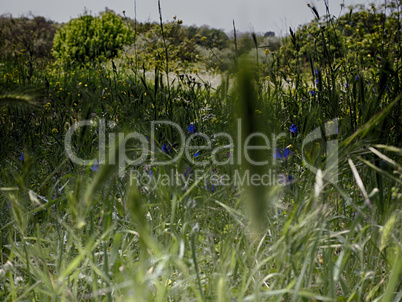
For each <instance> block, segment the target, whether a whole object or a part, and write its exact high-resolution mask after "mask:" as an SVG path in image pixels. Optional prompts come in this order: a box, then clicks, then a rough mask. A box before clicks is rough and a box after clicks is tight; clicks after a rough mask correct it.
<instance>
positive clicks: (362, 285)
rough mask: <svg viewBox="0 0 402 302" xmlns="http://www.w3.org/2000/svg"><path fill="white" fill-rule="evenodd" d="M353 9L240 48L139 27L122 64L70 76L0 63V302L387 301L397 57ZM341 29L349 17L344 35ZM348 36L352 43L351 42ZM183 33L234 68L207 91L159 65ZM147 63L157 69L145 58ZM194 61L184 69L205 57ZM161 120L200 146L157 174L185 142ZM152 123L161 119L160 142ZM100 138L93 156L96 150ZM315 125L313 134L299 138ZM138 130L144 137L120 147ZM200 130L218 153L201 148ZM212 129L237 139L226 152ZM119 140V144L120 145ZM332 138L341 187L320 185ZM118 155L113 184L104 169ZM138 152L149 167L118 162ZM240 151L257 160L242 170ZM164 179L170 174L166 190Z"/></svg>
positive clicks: (400, 226)
mask: <svg viewBox="0 0 402 302" xmlns="http://www.w3.org/2000/svg"><path fill="white" fill-rule="evenodd" d="M394 3H396V2H395V1H394ZM360 13H362V12H360V11H359V12H357V15H354V14H355V13H352V14H349V16H348V17H347V18H349V19H344V17H341V18H339V19H333V18H329V19H326V20H321V21H320V22H318V21H315V22H313V23H312V24H310V25H309V26H306V27H305V28H303V27H301V28H300V29H299V30H298V31H295V32H294V33H292V34H291V36H290V37H288V38H286V39H284V41H279V42H278V41H277V40H274V39H273V38H272V37H269V38H265V37H259V36H258V35H255V34H251V35H250V36H249V37H248V38H247V39H248V40H250V39H249V38H250V37H251V40H252V41H250V42H252V44H251V46H247V47H246V46H244V53H242V52H243V50H241V49H242V47H237V52H236V47H235V46H233V45H232V46H231V47H228V48H224V49H222V50H220V49H218V48H217V47H215V48H214V46H213V45H212V47H211V45H207V46H203V44H202V43H198V42H197V41H198V40H197V38H196V35H197V34H195V35H190V36H188V35H186V32H185V30H186V28H185V27H184V26H182V25H181V24H179V23H180V22H179V20H177V21H176V20H175V21H173V22H170V23H164V24H151V25H149V26H148V25H144V24H137V25H138V28H137V29H138V31H137V32H135V33H136V39H135V40H134V42H135V43H136V44H135V47H134V46H133V52H132V53H131V52H128V54H127V56H129V58H128V59H127V58H126V57H125V56H120V57H119V56H118V57H117V58H116V57H115V58H113V61H111V60H106V59H105V61H99V60H95V61H94V62H92V64H91V66H88V65H81V66H80V65H79V64H71V65H70V66H69V67H68V68H67V67H66V69H65V70H61V69H60V68H59V65H58V64H57V63H56V64H54V63H53V62H51V61H49V62H48V64H47V65H41V67H40V66H39V65H35V66H38V67H37V68H36V69H35V71H34V72H33V73H32V74H31V75H30V74H29V73H28V70H27V69H26V68H25V61H24V60H23V57H22V56H19V57H17V59H16V60H15V58H12V59H9V61H5V62H4V65H3V66H1V69H0V73H1V77H0V153H1V154H2V157H1V158H0V228H1V232H0V251H1V253H0V300H2V301H3V300H4V301H17V300H32V301H59V300H60V301H88V300H91V301H219V302H220V301H232V300H233V301H235V300H236V301H271V300H272V301H290V300H292V301H310V300H312V301H386V302H389V301H397V300H398V299H399V298H400V297H401V292H402V282H401V276H402V260H401V259H402V248H401V247H402V245H401V243H402V233H401V230H402V219H401V217H402V215H401V214H402V208H401V201H402V161H401V156H402V152H401V148H400V142H401V140H400V138H399V137H400V135H401V128H400V126H401V125H400V123H401V121H400V114H399V113H398V112H400V106H401V97H400V86H398V85H399V84H398V81H399V80H398V79H400V72H401V69H400V63H401V62H400V57H398V56H399V52H398V47H394V46H391V45H390V46H389V47H388V48H387V47H384V52H383V50H378V49H374V48H373V49H371V46H370V45H372V43H374V41H372V42H370V43H367V44H365V43H366V42H364V43H363V41H364V39H369V38H370V37H371V36H372V35H374V36H375V37H378V36H377V33H378V31H380V30H379V27H378V26H377V27H375V29H373V30H372V31H371V30H370V33H369V34H367V35H368V36H366V33H365V34H364V35H363V37H364V38H363V37H360V36H359V34H358V32H360V31H361V30H363V29H362V28H364V26H365V25H364V26H363V25H362V24H364V22H368V21H367V19H361V17H359V16H360V15H359V14H360ZM373 14H374V16H373V17H372V19H370V20H382V18H384V16H385V20H383V21H381V22H384V23H383V24H384V26H385V24H387V22H389V23H390V24H391V23H392V24H394V25H397V24H395V22H396V20H398V19H393V15H392V14H391V13H390V12H386V13H385V14H384V15H382V12H381V11H376V12H375V13H373ZM377 14H379V15H378V16H377ZM362 16H363V15H362ZM345 18H346V17H345ZM370 18H371V17H370ZM94 19H95V17H88V19H86V17H83V18H82V19H77V20H80V21H77V22H84V20H88V22H89V21H91V20H92V21H93V20H94ZM345 20H356V21H353V22H355V23H354V24H356V25H355V27H352V29H353V30H352V32H350V29H349V28H346V24H345V22H346V21H345ZM92 21H91V22H92ZM91 22H89V23H88V24H91ZM97 22H99V21H97ZM348 22H349V21H348ZM373 22H374V23H375V22H377V21H373ZM378 22H379V21H378ZM127 23H128V24H129V26H130V27H131V28H135V27H136V26H135V24H132V23H130V21H129V20H127ZM346 23H347V22H346ZM79 24H82V23H79ZM358 24H360V25H358ZM375 24H377V23H375ZM373 26H374V25H373ZM357 28H359V31H358V32H357V31H355V30H354V29H357ZM384 28H387V30H386V31H385V32H386V33H389V35H388V34H387V36H386V37H387V39H389V40H390V41H391V40H392V39H394V40H392V41H398V39H400V32H399V33H398V32H395V31H388V29H391V26H390V25H389V26H388V27H387V26H385V27H382V28H381V29H382V30H383V29H384ZM343 30H345V31H343ZM307 31H311V33H312V35H309V34H308V33H306V32H307ZM304 34H306V37H304ZM313 34H314V35H313ZM346 35H347V36H346ZM398 35H399V37H398ZM201 38H202V37H201ZM241 39H242V38H241V37H240V35H239V40H238V41H237V42H239V44H238V46H241V45H240V43H241V42H240V40H241ZM244 39H245V40H246V38H244ZM268 39H271V40H268ZM304 39H308V42H311V45H306V44H305V43H304ZM348 39H349V40H350V41H353V43H352V42H350V43H348V42H347V40H348ZM359 39H363V40H361V41H362V44H361V45H362V46H361V47H360V48H358V47H356V46H355V44H354V43H357V42H358V41H360V40H359ZM163 40H164V41H165V42H164V41H163ZM245 40H244V41H245ZM372 40H374V38H373V39H372ZM184 41H188V42H189V43H190V46H191V47H195V49H196V50H198V51H199V54H200V55H199V56H200V57H206V55H205V54H206V53H207V52H210V53H215V54H219V55H222V56H223V59H224V60H225V62H226V60H228V59H229V58H232V61H233V62H231V65H230V66H234V67H233V68H232V69H230V70H231V71H232V73H229V72H228V73H226V74H223V75H222V80H221V82H220V83H219V85H216V86H211V85H210V84H209V83H208V82H207V81H205V80H204V79H203V77H202V76H199V77H197V78H195V77H194V72H193V73H192V74H189V73H188V72H184V71H183V72H180V73H177V74H171V73H168V68H167V65H168V64H169V66H172V65H173V66H174V64H177V66H180V65H179V63H180V62H181V60H182V58H183V62H182V63H181V64H184V61H185V60H187V59H185V57H186V55H185V52H184V53H182V54H180V53H177V52H176V50H175V47H174V45H178V46H180V45H181V44H183V43H184ZM201 42H207V39H204V41H201ZM282 42H283V46H282V48H280V49H278V47H279V45H280V43H282ZM377 42H378V41H377ZM381 42H382V41H381ZM384 42H385V41H384ZM151 44H155V45H154V46H151ZM184 44H185V43H184ZM233 44H234V43H233ZM334 45H336V46H338V47H333V46H334ZM349 45H350V46H351V47H350V48H349V50H347V49H348V46H349ZM305 46H306V47H305ZM183 47H184V46H183ZM303 47H305V48H303ZM366 47H367V49H366ZM140 50H143V51H147V52H149V53H145V54H143V53H141V52H140ZM240 50H241V51H240ZM346 50H347V51H346ZM136 51H137V53H136ZM366 51H367V52H366ZM370 51H374V52H375V53H371V52H370ZM361 53H362V54H361ZM247 54H254V56H246V55H247ZM368 54H370V57H368V56H367V55H368ZM131 55H133V57H130V56H131ZM146 55H148V56H149V58H146V57H145V56H146ZM374 55H375V56H376V57H375V58H374ZM181 56H183V57H182V58H181ZM377 56H380V57H381V61H380V60H379V59H378V58H377ZM156 58H158V60H160V62H158V64H159V65H151V64H150V62H152V61H153V60H154V59H156ZM353 58H357V59H359V60H352V59H353ZM385 58H386V60H385ZM214 59H216V60H217V61H216V62H221V61H222V60H221V59H220V58H219V57H217V56H216V57H214ZM130 60H133V61H132V62H130ZM171 60H172V61H171ZM188 60H193V61H191V62H189V64H194V65H193V66H192V67H195V68H197V67H199V66H202V65H201V64H210V62H205V61H201V60H200V61H196V60H197V58H195V60H194V58H193V57H191V58H189V59H188ZM377 60H378V61H377ZM385 62H388V63H387V64H384V63H385ZM33 63H34V64H35V62H33ZM140 63H141V64H140ZM379 63H381V64H379ZM196 64H199V65H196ZM228 65H229V64H228ZM155 67H157V68H155ZM29 75H30V76H29ZM28 78H29V79H28ZM345 84H346V85H345ZM387 86H388V89H387ZM398 114H399V115H398ZM237 118H241V122H242V124H241V127H238V124H237V123H238V120H237ZM334 118H338V119H336V120H334ZM103 119H104V120H105V124H102V123H103ZM85 120H87V121H89V123H88V125H87V126H85V127H82V128H80V129H79V130H77V131H76V132H74V135H73V137H72V149H73V151H74V152H75V153H76V154H77V156H79V157H81V158H83V159H90V160H91V163H90V164H89V165H81V164H77V163H75V162H73V161H72V160H71V159H69V158H68V156H67V155H66V150H65V148H64V140H65V137H66V133H67V131H68V130H69V129H71V128H70V127H71V126H72V125H73V124H74V123H75V122H79V121H85ZM166 120H169V121H172V122H175V123H177V124H178V125H179V126H180V127H181V128H182V129H183V130H184V131H185V133H184V137H185V139H186V140H188V139H190V138H191V136H193V139H192V140H191V141H189V142H190V143H191V146H199V149H198V148H197V149H194V150H193V151H192V152H193V153H191V158H193V159H194V161H190V160H188V159H187V158H184V157H180V159H179V160H177V161H175V162H172V163H170V164H166V165H156V164H155V162H158V161H162V160H168V159H172V158H174V157H176V156H177V155H179V153H180V151H181V150H180V148H181V143H182V138H181V137H180V135H178V133H177V131H176V130H175V129H172V128H169V127H165V126H164V124H163V123H162V122H161V121H166ZM153 121H159V122H157V123H155V124H154V126H155V136H154V137H152V135H151V130H150V129H151V125H152V122H153ZM102 125H104V129H103V127H102ZM331 125H337V126H338V127H336V128H334V129H333V127H332V126H331ZM103 130H104V131H105V139H106V145H107V150H106V154H107V160H106V162H104V163H103V162H100V158H99V157H98V156H99V144H100V143H101V137H100V134H101V132H102V131H103ZM315 130H317V131H316V132H315V137H314V138H315V140H314V141H312V142H307V143H306V141H305V138H306V137H308V135H309V134H311V132H312V131H315ZM132 133H136V134H142V135H143V136H144V140H143V141H139V140H137V139H135V138H133V137H131V138H130V139H129V136H128V135H130V134H132ZM201 133H203V134H205V136H206V137H208V138H209V139H210V140H211V146H212V149H213V150H214V151H215V150H216V149H215V148H218V150H217V152H212V150H208V149H205V148H202V147H205V146H206V140H205V136H200V135H199V134H201ZM219 133H228V134H231V135H232V137H235V141H234V142H233V143H234V146H233V145H231V143H230V141H228V139H227V138H225V137H222V136H219V135H218V134H219ZM250 133H258V134H264V135H267V136H268V137H269V138H271V137H272V136H273V135H274V136H275V137H276V138H277V141H276V142H275V144H273V141H270V143H272V144H269V145H267V142H266V141H263V140H259V138H260V137H259V136H256V137H254V138H256V140H254V139H253V140H250V141H249V142H248V147H251V148H248V149H247V148H244V147H245V143H244V142H243V141H242V137H243V139H245V135H247V134H250ZM318 133H319V134H318ZM238 134H239V135H238ZM194 135H195V136H194ZM197 135H198V136H197ZM121 137H124V138H127V140H125V145H122V144H118V143H117V140H118V139H120V138H121ZM239 137H240V138H239ZM240 143H241V145H240ZM334 143H336V144H337V146H338V148H337V151H338V152H337V156H338V161H337V164H338V170H337V171H336V173H335V176H336V178H337V179H338V181H337V182H330V181H328V180H327V178H323V177H322V176H325V175H326V174H327V173H328V170H327V168H329V167H328V166H329V163H330V162H331V157H330V151H329V149H328V150H327V146H328V145H330V144H334ZM261 146H264V147H263V148H261ZM123 147H125V154H127V161H126V166H125V168H124V170H123V171H122V172H123V177H121V175H119V172H121V171H119V169H118V165H116V164H113V160H115V159H116V158H115V157H114V156H115V155H116V154H122V153H123V151H122V150H123V149H122V148H123ZM246 147H247V146H246ZM143 148H146V150H147V151H148V152H149V153H148V155H149V156H148V157H146V159H145V162H143V163H140V164H135V163H132V162H130V160H129V159H131V160H135V159H137V158H138V157H139V156H140V155H141V154H140V153H141V152H142V151H143V150H144V149H143ZM239 149H242V150H246V151H249V152H248V153H247V154H248V155H250V156H251V158H252V159H254V160H258V161H264V163H263V164H261V165H254V164H251V163H248V162H247V161H246V160H245V159H246V158H245V156H246V154H245V153H244V152H240V153H239ZM120 151H121V152H122V153H120ZM213 158H215V161H213ZM239 158H240V161H238V159H239ZM231 159H235V160H236V161H235V162H234V163H233V164H231V163H230V162H229V163H228V164H223V165H219V164H218V163H217V162H216V160H219V161H220V162H224V161H227V160H229V161H230V160H231ZM200 161H206V162H207V163H206V164H203V165H197V163H200ZM309 165H311V166H314V167H315V168H316V169H317V170H316V171H312V170H310V168H311V167H310V166H309ZM309 167H310V168H309ZM236 171H241V172H240V173H242V172H244V171H249V172H250V173H251V174H252V175H251V176H252V177H253V179H255V178H258V177H259V176H261V175H266V176H267V178H268V177H269V179H270V182H269V183H267V184H264V185H262V186H261V185H260V186H258V185H256V186H253V185H252V184H251V185H250V183H247V182H244V183H241V182H239V181H237V182H235V181H234V180H231V181H229V182H228V183H225V182H224V177H225V176H226V175H233V174H234V173H236ZM135 175H137V176H138V177H134V176H135ZM172 175H173V176H174V182H172V183H168V184H166V183H163V182H161V179H164V178H166V177H171V176H172ZM197 175H198V178H197V177H196V176H197ZM184 181H186V183H184Z"/></svg>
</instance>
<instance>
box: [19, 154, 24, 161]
mask: <svg viewBox="0 0 402 302" xmlns="http://www.w3.org/2000/svg"><path fill="white" fill-rule="evenodd" d="M18 159H19V160H22V161H24V159H25V157H24V152H21V156H20V158H18Z"/></svg>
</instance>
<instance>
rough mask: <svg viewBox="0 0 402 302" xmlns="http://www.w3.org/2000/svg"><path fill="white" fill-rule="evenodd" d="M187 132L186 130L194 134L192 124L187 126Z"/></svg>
mask: <svg viewBox="0 0 402 302" xmlns="http://www.w3.org/2000/svg"><path fill="white" fill-rule="evenodd" d="M187 130H188V131H189V132H190V133H194V132H195V126H194V125H193V124H191V125H190V126H188V128H187Z"/></svg>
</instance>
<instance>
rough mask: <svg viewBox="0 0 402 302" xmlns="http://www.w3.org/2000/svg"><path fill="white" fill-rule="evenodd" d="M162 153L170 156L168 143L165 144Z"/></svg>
mask: <svg viewBox="0 0 402 302" xmlns="http://www.w3.org/2000/svg"><path fill="white" fill-rule="evenodd" d="M162 151H163V152H165V153H166V154H169V149H168V148H167V146H166V143H163V145H162Z"/></svg>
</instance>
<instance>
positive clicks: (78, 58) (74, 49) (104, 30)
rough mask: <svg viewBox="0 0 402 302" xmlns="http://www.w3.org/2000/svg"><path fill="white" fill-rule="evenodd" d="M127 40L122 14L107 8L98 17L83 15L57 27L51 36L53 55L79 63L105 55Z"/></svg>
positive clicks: (107, 56)
mask: <svg viewBox="0 0 402 302" xmlns="http://www.w3.org/2000/svg"><path fill="white" fill-rule="evenodd" d="M128 43H130V30H129V29H128V27H127V26H126V24H124V22H123V20H122V18H121V17H120V16H118V15H116V14H115V13H114V12H111V11H106V12H104V13H102V14H101V15H100V16H99V17H92V16H90V15H84V16H82V17H80V18H77V19H73V20H71V21H70V22H68V23H67V24H66V25H65V26H63V27H62V28H60V29H59V30H58V31H57V32H56V34H55V37H54V40H53V55H54V57H55V58H56V59H58V60H59V61H61V62H69V63H71V62H73V63H74V62H77V63H78V64H80V63H84V62H87V61H93V60H95V59H99V58H100V57H104V58H106V59H110V58H113V57H115V56H116V55H117V50H118V49H121V48H122V46H123V45H126V44H128Z"/></svg>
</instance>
